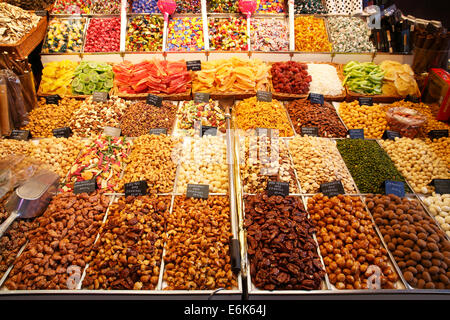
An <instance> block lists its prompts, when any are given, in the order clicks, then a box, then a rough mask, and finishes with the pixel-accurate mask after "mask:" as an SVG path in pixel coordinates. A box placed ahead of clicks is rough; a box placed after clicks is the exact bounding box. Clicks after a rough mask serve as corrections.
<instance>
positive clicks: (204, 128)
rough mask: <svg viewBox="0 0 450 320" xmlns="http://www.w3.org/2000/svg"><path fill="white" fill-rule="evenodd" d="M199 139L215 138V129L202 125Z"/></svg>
mask: <svg viewBox="0 0 450 320" xmlns="http://www.w3.org/2000/svg"><path fill="white" fill-rule="evenodd" d="M200 136H201V137H203V136H217V127H210V126H204V125H202V130H201V135H200Z"/></svg>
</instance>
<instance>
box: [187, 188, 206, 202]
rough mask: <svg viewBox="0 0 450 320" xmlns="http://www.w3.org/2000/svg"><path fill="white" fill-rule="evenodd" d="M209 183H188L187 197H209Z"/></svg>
mask: <svg viewBox="0 0 450 320" xmlns="http://www.w3.org/2000/svg"><path fill="white" fill-rule="evenodd" d="M208 196H209V185H208V184H188V185H187V190H186V197H187V198H200V199H208Z"/></svg>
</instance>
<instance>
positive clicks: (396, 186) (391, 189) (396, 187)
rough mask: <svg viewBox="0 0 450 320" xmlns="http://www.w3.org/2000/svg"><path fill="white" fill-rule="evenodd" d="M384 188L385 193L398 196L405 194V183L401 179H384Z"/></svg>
mask: <svg viewBox="0 0 450 320" xmlns="http://www.w3.org/2000/svg"><path fill="white" fill-rule="evenodd" d="M384 189H385V193H386V194H395V195H396V196H398V197H400V198H403V197H404V196H405V184H404V183H403V182H401V181H392V180H386V181H385V182H384Z"/></svg>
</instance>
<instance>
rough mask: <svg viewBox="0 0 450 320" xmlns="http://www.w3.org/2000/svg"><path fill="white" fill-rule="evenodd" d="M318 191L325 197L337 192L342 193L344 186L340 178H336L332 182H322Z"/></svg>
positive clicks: (332, 195) (334, 194) (335, 194)
mask: <svg viewBox="0 0 450 320" xmlns="http://www.w3.org/2000/svg"><path fill="white" fill-rule="evenodd" d="M320 192H322V193H323V194H324V195H326V196H327V197H334V196H337V195H338V194H344V193H345V190H344V186H343V185H342V182H341V180H336V181H332V182H327V183H322V184H321V185H320Z"/></svg>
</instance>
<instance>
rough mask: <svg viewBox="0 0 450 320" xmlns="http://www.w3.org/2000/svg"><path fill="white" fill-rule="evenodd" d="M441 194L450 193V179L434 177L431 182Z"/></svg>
mask: <svg viewBox="0 0 450 320" xmlns="http://www.w3.org/2000/svg"><path fill="white" fill-rule="evenodd" d="M430 185H431V186H434V190H435V192H436V193H439V194H450V179H433V180H431V183H430Z"/></svg>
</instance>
